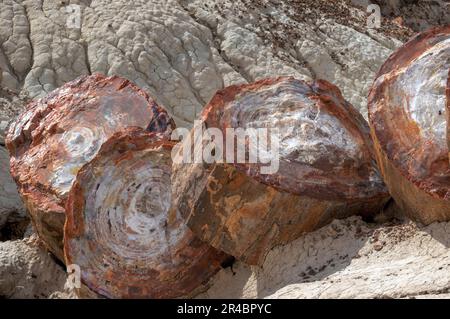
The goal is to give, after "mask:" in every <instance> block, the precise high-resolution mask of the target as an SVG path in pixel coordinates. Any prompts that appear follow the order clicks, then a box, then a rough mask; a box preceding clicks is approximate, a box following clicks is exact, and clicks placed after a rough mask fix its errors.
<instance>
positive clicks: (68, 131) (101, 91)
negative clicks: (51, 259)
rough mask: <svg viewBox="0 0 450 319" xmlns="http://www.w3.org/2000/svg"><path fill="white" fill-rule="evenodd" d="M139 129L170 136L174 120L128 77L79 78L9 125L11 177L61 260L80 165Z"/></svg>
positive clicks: (43, 237) (37, 224) (8, 140)
mask: <svg viewBox="0 0 450 319" xmlns="http://www.w3.org/2000/svg"><path fill="white" fill-rule="evenodd" d="M129 126H138V127H142V128H147V129H148V130H150V131H157V132H167V134H169V132H170V131H171V129H172V128H173V126H174V124H173V120H172V119H171V118H170V117H169V116H168V115H167V113H166V112H165V110H163V109H162V108H161V107H159V106H158V105H157V104H156V102H155V101H154V100H153V99H152V98H150V97H149V96H148V95H147V94H146V93H145V92H144V91H142V90H141V89H139V88H138V87H137V86H135V85H134V84H132V83H131V82H129V81H128V80H126V79H123V78H119V77H108V78H107V77H104V76H102V75H99V74H95V75H92V76H85V77H81V78H79V79H77V80H74V81H72V82H70V83H67V84H66V85H64V86H62V87H61V88H59V89H57V90H55V91H53V92H52V93H50V94H49V95H48V96H46V97H44V98H42V99H40V100H37V101H33V102H31V103H30V105H29V106H28V108H27V110H26V111H25V112H24V113H23V114H22V115H21V116H19V118H18V119H17V121H16V122H15V123H14V124H13V125H11V127H10V130H9V132H8V135H7V138H6V144H7V147H8V150H9V152H10V154H11V173H12V176H13V178H14V179H15V181H16V183H17V184H18V187H19V192H20V194H21V196H22V198H23V200H24V202H25V204H26V207H27V209H28V211H29V212H30V215H31V217H32V221H33V223H34V225H35V227H36V230H37V232H38V234H39V236H40V237H41V238H42V239H43V240H44V242H45V243H46V245H47V246H48V248H49V250H50V251H52V252H53V253H54V254H55V255H56V256H57V257H58V258H60V259H63V253H62V235H63V227H64V220H65V213H64V205H65V200H66V198H67V194H68V192H69V190H70V188H71V186H72V182H73V180H74V178H75V176H76V174H77V172H78V170H79V169H80V168H81V166H82V165H83V164H85V163H87V162H88V161H89V160H91V159H92V158H93V157H94V156H95V155H96V153H97V151H98V150H99V148H100V146H101V145H102V143H103V142H104V141H105V140H106V139H107V138H108V137H110V136H111V135H112V134H113V133H115V132H117V131H119V130H121V129H123V128H126V127H129Z"/></svg>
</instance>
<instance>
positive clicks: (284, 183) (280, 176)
mask: <svg viewBox="0 0 450 319" xmlns="http://www.w3.org/2000/svg"><path fill="white" fill-rule="evenodd" d="M202 119H203V121H204V124H205V127H206V128H219V129H221V130H222V132H225V129H226V128H230V127H232V128H238V127H240V128H244V129H245V128H247V127H249V126H251V127H256V126H259V127H268V128H269V131H270V127H272V128H273V127H277V128H278V129H280V134H281V135H280V136H281V140H280V164H279V170H278V172H276V173H274V174H261V167H262V166H267V164H261V163H253V164H249V163H231V164H230V163H228V164H220V163H216V164H176V165H174V171H175V174H174V176H175V178H173V187H174V189H175V191H174V194H177V195H178V198H177V202H178V206H179V209H180V212H181V215H182V216H184V218H186V220H187V224H188V226H189V227H190V228H191V229H192V230H193V232H194V233H195V234H196V235H197V236H199V237H200V238H201V239H203V240H204V241H206V242H207V243H209V244H211V245H212V246H214V247H216V248H218V249H220V250H223V251H225V252H226V253H228V254H230V255H233V256H234V257H236V258H238V259H241V260H244V261H245V262H247V263H250V264H260V263H261V262H262V260H263V258H264V256H265V255H266V253H267V252H268V251H269V250H270V248H272V247H273V246H275V245H277V244H282V243H286V242H289V241H291V240H293V239H295V238H297V237H299V236H300V235H301V234H302V233H304V232H308V231H312V230H314V229H317V228H319V227H321V226H323V225H324V224H326V223H328V222H329V221H331V220H332V219H334V218H340V217H345V216H349V215H353V214H367V215H369V214H373V213H374V212H376V211H378V210H379V209H380V208H381V207H382V205H383V204H384V203H385V201H386V200H387V198H388V197H389V195H388V193H387V191H386V188H385V186H384V184H383V182H382V180H381V177H380V174H379V172H378V170H377V168H376V166H375V165H374V163H375V160H374V156H375V154H374V150H373V145H372V143H371V140H370V136H369V127H368V125H367V123H366V122H365V121H364V119H363V118H362V116H361V115H360V114H359V113H358V112H357V111H356V110H355V109H354V108H353V107H352V106H351V105H350V104H349V103H348V102H346V101H345V100H344V98H343V97H342V95H341V93H340V91H339V89H338V88H337V87H335V86H333V85H332V84H330V83H328V82H326V81H321V80H319V81H316V82H314V83H312V84H308V83H305V82H303V81H299V80H296V79H294V78H289V77H281V78H274V79H266V80H262V81H258V82H256V83H253V84H246V85H237V86H231V87H228V88H226V89H224V90H222V91H220V92H218V93H217V94H216V95H215V96H214V97H213V99H212V100H211V102H210V103H209V104H208V105H207V106H206V108H205V109H204V111H203V113H202ZM223 134H224V136H225V133H223ZM191 135H193V133H191ZM286 136H287V137H286ZM193 141H194V139H193V138H191V145H188V143H189V142H188V140H187V139H186V142H185V143H184V145H183V147H184V148H185V147H191V148H193V146H192V144H193ZM225 142H226V141H224V145H226V143H225ZM247 143H248V141H247ZM225 149H226V147H225ZM179 151H180V152H181V151H183V148H179ZM232 151H233V152H234V151H236V149H234V150H232Z"/></svg>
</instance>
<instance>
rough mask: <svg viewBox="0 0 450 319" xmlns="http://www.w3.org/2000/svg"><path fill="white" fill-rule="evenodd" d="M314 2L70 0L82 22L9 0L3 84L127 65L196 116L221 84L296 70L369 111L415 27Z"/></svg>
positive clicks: (156, 92) (24, 0) (47, 4)
mask: <svg viewBox="0 0 450 319" xmlns="http://www.w3.org/2000/svg"><path fill="white" fill-rule="evenodd" d="M309 2H311V3H309ZM313 2H314V1H294V0H290V1H280V0H277V1H267V0H261V1H248V0H247V1H245V0H239V1H219V0H208V1H200V0H178V1H175V0H168V1H166V0H153V1H143V0H141V1H133V4H130V3H128V2H126V1H114V2H112V3H111V2H110V1H106V0H103V1H102V0H93V1H81V0H80V1H71V2H70V3H71V4H77V5H79V8H80V28H76V24H75V25H73V24H71V23H69V22H70V21H75V20H73V19H74V16H73V15H74V14H75V13H72V12H68V8H67V5H64V4H62V3H63V2H60V1H50V0H47V1H45V0H44V1H42V0H14V1H13V0H3V1H2V2H1V3H0V12H1V13H0V68H1V69H2V81H1V84H2V86H4V87H8V88H10V89H16V90H25V91H27V92H28V93H29V95H30V97H32V98H35V97H42V96H43V95H45V94H46V93H48V92H50V91H51V90H53V89H55V88H57V87H60V86H61V85H62V84H64V83H66V82H67V81H69V80H73V79H74V78H76V77H78V76H79V75H83V74H89V73H93V72H100V73H104V74H106V75H119V76H123V77H126V78H128V79H129V80H131V81H133V82H135V83H136V84H137V85H139V86H140V87H142V88H143V89H144V90H146V91H148V92H149V93H150V94H151V95H152V96H155V97H156V98H157V100H158V102H159V103H161V104H162V105H164V106H165V107H167V108H168V109H169V110H170V112H171V113H172V115H174V116H175V118H176V121H177V124H178V126H189V125H190V123H191V122H192V120H193V119H194V118H195V116H196V114H198V113H199V112H200V111H201V109H202V107H203V105H205V104H206V103H207V102H208V101H209V99H210V98H211V97H212V96H213V95H214V93H215V92H216V91H217V90H218V89H222V88H223V87H225V86H228V85H230V84H236V83H245V82H249V81H254V80H257V79H260V78H263V77H267V76H272V75H275V74H276V75H293V76H296V77H297V78H299V79H304V80H309V79H312V78H313V79H316V78H323V79H325V80H328V81H330V82H333V83H334V84H336V85H338V86H339V87H340V88H341V90H342V91H343V93H344V97H345V98H346V99H348V100H349V101H350V102H351V103H352V104H354V105H355V106H356V107H357V108H358V109H359V110H361V111H362V113H363V115H364V116H366V107H365V102H366V95H367V90H368V88H369V85H370V84H371V82H372V81H373V78H374V76H375V72H376V71H377V69H378V67H379V66H380V65H381V63H382V62H383V61H384V60H385V59H386V58H387V57H388V56H389V54H390V53H391V52H392V50H393V49H395V48H396V47H398V46H399V45H400V44H401V41H400V40H404V39H406V38H407V37H408V36H409V34H410V33H409V32H410V30H408V29H406V28H402V27H399V26H396V25H395V24H392V23H390V22H388V21H387V22H386V26H385V27H384V28H382V29H381V30H380V31H375V30H369V29H367V28H366V27H365V23H366V22H365V21H366V17H365V10H361V9H357V8H356V7H351V6H348V5H347V4H346V1H342V3H334V4H328V2H327V1H319V2H318V3H317V4H316V3H315V2H314V3H313ZM67 3H69V2H67ZM308 6H309V7H311V8H314V9H313V10H312V11H311V10H305V8H306V7H308ZM74 26H75V28H72V27H74ZM386 30H390V31H389V32H387V31H386Z"/></svg>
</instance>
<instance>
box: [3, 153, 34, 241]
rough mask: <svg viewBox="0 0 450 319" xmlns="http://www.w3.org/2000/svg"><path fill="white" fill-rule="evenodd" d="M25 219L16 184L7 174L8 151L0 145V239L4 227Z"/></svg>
mask: <svg viewBox="0 0 450 319" xmlns="http://www.w3.org/2000/svg"><path fill="white" fill-rule="evenodd" d="M27 219H28V218H27V215H26V212H25V208H24V207H23V204H22V200H21V199H20V196H19V193H18V192H17V187H16V184H15V183H14V181H13V179H12V178H11V175H10V174H9V155H8V152H7V151H6V149H5V148H3V147H1V146H0V240H2V239H3V237H5V236H6V235H7V234H3V232H4V231H6V229H5V227H7V226H8V225H13V224H18V223H21V222H22V221H25V222H26V221H27Z"/></svg>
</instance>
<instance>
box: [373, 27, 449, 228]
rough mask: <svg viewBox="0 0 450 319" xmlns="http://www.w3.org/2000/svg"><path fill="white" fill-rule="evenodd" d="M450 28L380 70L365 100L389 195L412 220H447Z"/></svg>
mask: <svg viewBox="0 0 450 319" xmlns="http://www.w3.org/2000/svg"><path fill="white" fill-rule="evenodd" d="M449 69H450V26H447V27H441V28H436V29H432V30H430V31H427V32H424V33H421V34H419V35H417V36H416V37H415V38H413V39H412V40H411V41H409V42H408V43H406V44H405V45H404V46H403V47H401V48H399V49H398V50H397V51H396V52H395V53H394V54H393V55H392V56H391V57H390V58H389V59H388V60H387V61H386V63H385V64H384V65H383V67H382V68H381V70H380V72H379V74H378V76H377V79H376V80H375V82H374V84H373V86H372V89H371V92H370V95H369V101H368V103H369V120H370V126H371V134H372V137H373V140H374V143H375V146H376V150H377V160H378V163H379V165H380V168H381V171H382V174H383V177H384V180H385V182H386V184H387V186H388V188H389V191H390V193H391V194H392V196H393V197H394V199H395V200H396V202H397V203H398V204H399V205H400V207H401V208H402V209H403V210H404V212H405V213H406V214H407V215H408V216H409V217H410V218H412V219H414V220H417V221H420V222H422V223H424V224H429V223H432V222H436V221H446V220H449V219H450V201H449V199H450V193H449V190H450V188H449V186H450V175H449V144H448V130H449V129H448V107H449V96H450V91H449V85H450V82H449Z"/></svg>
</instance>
